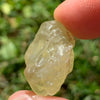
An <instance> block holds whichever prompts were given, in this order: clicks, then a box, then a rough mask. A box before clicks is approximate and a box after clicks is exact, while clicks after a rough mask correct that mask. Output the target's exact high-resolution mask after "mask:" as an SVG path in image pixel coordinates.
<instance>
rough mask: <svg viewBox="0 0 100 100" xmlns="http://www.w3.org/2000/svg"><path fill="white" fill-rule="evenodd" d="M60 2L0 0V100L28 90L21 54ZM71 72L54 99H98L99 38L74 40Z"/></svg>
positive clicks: (56, 0)
mask: <svg viewBox="0 0 100 100" xmlns="http://www.w3.org/2000/svg"><path fill="white" fill-rule="evenodd" d="M62 1H63V0H61V1H60V0H7V1H6V0H0V100H7V98H8V96H9V95H11V94H12V93H14V92H15V91H18V90H25V89H28V90H31V88H30V86H29V85H28V83H27V82H26V79H25V77H24V68H25V62H24V54H25V51H26V49H27V47H28V45H29V44H30V42H31V41H32V40H33V38H34V36H35V34H36V32H37V30H38V28H39V26H40V24H41V23H42V22H44V21H45V20H52V19H53V11H54V9H55V8H56V7H57V6H58V5H59V4H60V3H61V2H62ZM74 51H75V63H74V70H73V72H72V73H71V74H70V75H68V77H67V79H66V81H65V83H64V84H63V86H62V88H61V90H60V91H59V92H58V93H57V94H56V95H57V96H61V97H65V98H68V99H70V100H99V99H100V39H96V40H78V39H76V46H75V48H74Z"/></svg>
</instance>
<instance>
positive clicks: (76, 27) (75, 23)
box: [8, 0, 100, 100]
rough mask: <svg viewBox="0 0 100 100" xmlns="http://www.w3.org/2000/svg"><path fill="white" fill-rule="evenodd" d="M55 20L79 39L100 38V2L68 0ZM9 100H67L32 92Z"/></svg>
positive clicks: (96, 0)
mask: <svg viewBox="0 0 100 100" xmlns="http://www.w3.org/2000/svg"><path fill="white" fill-rule="evenodd" d="M54 18H55V19H56V20H57V21H59V22H61V23H62V24H63V25H64V26H65V27H66V28H67V29H68V30H69V31H70V32H71V33H72V34H73V35H74V36H75V37H77V38H79V39H95V38H99V37H100V0H66V1H64V2H63V3H62V4H60V5H59V6H58V7H57V8H56V9H55V12H54ZM8 100H67V99H64V98H60V97H50V96H47V97H42V96H37V95H35V93H33V92H32V91H28V90H22V91H18V92H16V93H14V94H13V95H11V96H10V97H9V99H8Z"/></svg>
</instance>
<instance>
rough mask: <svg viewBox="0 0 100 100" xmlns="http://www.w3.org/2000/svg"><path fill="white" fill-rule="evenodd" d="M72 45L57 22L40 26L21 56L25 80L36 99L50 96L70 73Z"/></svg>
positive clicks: (72, 58) (66, 32)
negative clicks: (37, 96) (22, 57)
mask: <svg viewBox="0 0 100 100" xmlns="http://www.w3.org/2000/svg"><path fill="white" fill-rule="evenodd" d="M74 44H75V41H74V38H73V36H72V35H71V34H70V33H69V31H68V30H66V28H65V27H64V26H63V25H62V24H60V23H59V22H57V21H47V22H44V23H43V24H42V25H41V27H40V29H39V31H38V33H37V34H36V37H35V39H34V41H33V42H32V43H31V44H30V46H29V48H28V50H27V51H26V54H25V63H26V66H27V67H26V69H25V72H24V73H25V77H26V79H27V81H28V82H29V84H30V86H31V88H32V90H33V91H34V92H35V93H36V94H37V95H42V96H47V95H54V94H55V93H56V92H58V91H59V89H60V87H61V85H62V84H63V83H64V80H65V78H66V76H67V75H68V74H69V73H70V72H71V71H72V69H73V62H74V53H73V47H74Z"/></svg>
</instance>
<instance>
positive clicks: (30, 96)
mask: <svg viewBox="0 0 100 100" xmlns="http://www.w3.org/2000/svg"><path fill="white" fill-rule="evenodd" d="M8 100H67V99H64V98H60V97H50V96H47V97H42V96H37V95H35V93H33V92H32V91H28V90H22V91H18V92H16V93H14V94H13V95H11V96H10V97H9V99H8Z"/></svg>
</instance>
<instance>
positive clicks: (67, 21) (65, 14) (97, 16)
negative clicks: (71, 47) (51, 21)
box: [54, 0, 100, 39]
mask: <svg viewBox="0 0 100 100" xmlns="http://www.w3.org/2000/svg"><path fill="white" fill-rule="evenodd" d="M54 18H55V20H57V21H59V22H61V23H62V24H63V25H64V26H65V27H66V28H67V29H68V30H69V31H70V32H71V33H72V34H73V36H75V37H77V38H80V39H95V38H98V37H100V0H66V1H64V2H63V3H61V4H60V5H59V6H58V7H57V8H56V9H55V11H54Z"/></svg>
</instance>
